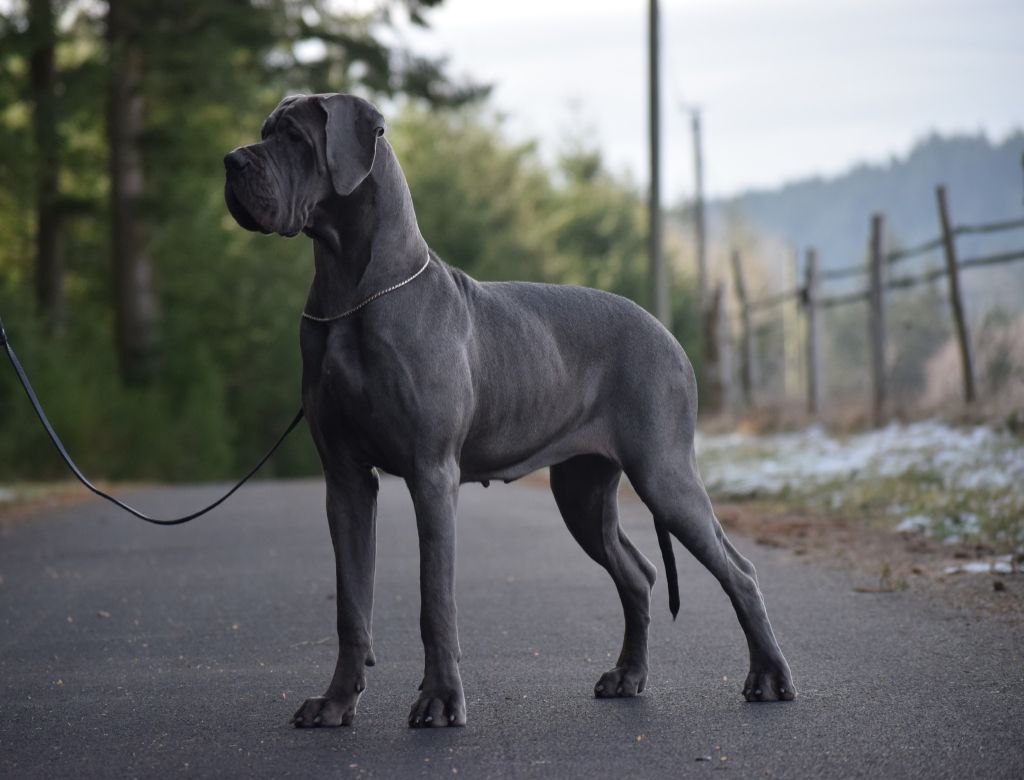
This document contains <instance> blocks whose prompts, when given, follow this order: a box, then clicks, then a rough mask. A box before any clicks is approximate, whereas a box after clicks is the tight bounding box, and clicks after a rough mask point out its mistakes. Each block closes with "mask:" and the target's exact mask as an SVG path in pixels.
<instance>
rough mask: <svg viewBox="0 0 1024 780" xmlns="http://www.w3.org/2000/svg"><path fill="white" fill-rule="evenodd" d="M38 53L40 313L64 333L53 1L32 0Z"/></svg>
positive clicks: (33, 74)
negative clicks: (62, 328) (61, 328)
mask: <svg viewBox="0 0 1024 780" xmlns="http://www.w3.org/2000/svg"><path fill="white" fill-rule="evenodd" d="M29 35H30V36H31V41H32V54H31V57H30V62H29V74H30V83H31V89H32V132H33V140H34V142H35V155H36V158H35V180H36V181H35V185H36V266H35V288H36V290H35V292H36V310H37V311H38V313H39V315H40V316H41V317H42V318H44V320H45V321H46V324H47V326H48V328H50V329H51V330H59V329H60V327H61V325H62V323H63V319H64V268H63V262H62V257H61V247H60V243H61V242H60V229H61V226H60V214H59V212H58V209H59V197H60V193H59V190H58V186H59V185H58V175H59V165H60V163H59V153H58V145H59V138H58V135H57V109H56V105H55V103H56V94H55V93H56V89H55V85H56V79H57V70H56V65H55V62H54V49H55V47H56V42H57V29H56V22H55V20H54V10H53V0H32V2H31V6H30V8H29Z"/></svg>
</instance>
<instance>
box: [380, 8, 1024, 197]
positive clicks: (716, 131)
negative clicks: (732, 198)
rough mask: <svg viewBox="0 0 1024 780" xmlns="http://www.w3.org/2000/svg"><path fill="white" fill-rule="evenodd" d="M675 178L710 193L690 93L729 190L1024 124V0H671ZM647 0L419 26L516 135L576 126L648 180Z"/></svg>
mask: <svg viewBox="0 0 1024 780" xmlns="http://www.w3.org/2000/svg"><path fill="white" fill-rule="evenodd" d="M660 5H661V20H662V33H661V46H662V74H663V75H662V133H663V144H664V147H663V153H662V155H663V167H662V180H663V182H664V184H663V187H664V190H663V193H664V200H665V202H666V204H672V203H675V202H678V201H679V200H680V199H681V198H685V197H689V196H690V195H691V193H692V190H693V185H692V181H693V164H692V151H691V149H692V147H691V145H690V144H691V140H690V133H689V120H688V117H687V115H685V114H684V111H683V106H684V104H689V105H695V106H699V107H700V109H701V112H702V115H703V123H704V135H705V140H704V145H705V181H706V189H707V191H708V193H709V194H710V195H712V196H724V195H729V194H734V193H736V192H739V191H742V190H744V189H748V188H769V187H774V186H777V185H779V184H781V183H784V182H786V181H791V180H794V179H799V178H805V177H807V176H812V175H831V174H836V173H840V172H842V171H844V170H846V169H848V168H850V167H851V166H853V165H855V164H857V163H860V162H884V161H886V160H888V159H889V158H890V157H892V156H894V155H900V154H903V153H905V152H906V151H908V150H909V149H910V147H911V146H912V144H913V142H914V141H915V140H917V139H918V138H920V137H922V136H923V135H925V134H927V133H929V132H931V131H939V132H942V133H953V132H961V133H978V132H984V133H986V134H987V135H988V136H989V137H990V138H993V139H996V140H998V139H1001V138H1003V137H1005V136H1006V135H1007V134H1008V133H1009V132H1011V131H1012V130H1013V129H1015V128H1021V127H1024V1H1022V0H662V2H661V4H660ZM647 6H648V4H647V2H644V0H557V1H556V0H516V1H515V2H498V0H446V2H445V3H444V4H443V5H442V6H441V7H440V8H438V9H436V10H434V11H432V12H431V13H430V15H429V19H430V22H431V29H430V30H428V31H425V32H424V31H419V30H417V29H413V28H411V27H403V28H402V30H401V33H400V34H401V36H402V38H403V39H404V40H405V41H406V42H407V43H409V44H410V45H412V47H413V48H414V49H415V50H417V51H420V52H424V53H433V54H438V53H443V54H447V55H448V56H449V57H450V65H451V72H452V73H453V74H455V75H460V74H461V75H468V76H471V77H472V78H473V79H475V80H477V81H482V82H485V83H492V84H493V85H494V92H493V95H492V104H493V105H494V106H495V107H497V108H498V109H500V110H501V111H503V112H504V113H506V114H507V115H508V125H507V127H508V132H509V134H510V135H511V136H512V137H513V138H516V139H519V138H537V139H539V140H540V142H541V150H542V153H543V154H544V155H545V156H546V157H548V158H552V159H553V158H554V156H555V155H556V154H557V152H558V150H559V148H561V146H562V145H563V144H564V142H565V139H566V137H567V136H569V135H572V134H576V135H578V136H581V137H583V138H584V139H587V140H589V141H592V142H593V143H595V144H596V145H597V146H599V147H600V148H601V149H602V151H603V152H604V154H605V157H606V160H607V161H608V162H609V164H610V166H611V168H612V170H614V171H616V172H620V173H623V172H628V173H629V175H631V176H632V178H633V180H634V181H635V182H637V183H638V184H639V185H641V186H646V182H647V180H648V175H647V155H648V151H647V81H646V78H647V50H646V44H647Z"/></svg>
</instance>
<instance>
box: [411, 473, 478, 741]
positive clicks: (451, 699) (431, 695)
mask: <svg viewBox="0 0 1024 780" xmlns="http://www.w3.org/2000/svg"><path fill="white" fill-rule="evenodd" d="M408 484H409V492H410V493H411V494H412V500H413V505H414V506H415V509H416V529H417V531H418V533H419V541H420V634H421V636H422V637H423V651H424V670H423V682H422V683H421V684H420V695H419V698H418V699H417V700H416V701H415V702H414V703H413V705H412V710H411V711H410V712H409V725H410V726H411V727H413V728H419V727H424V726H464V725H466V698H465V695H464V694H463V692H462V679H461V678H460V677H459V658H460V655H461V651H460V650H459V632H458V628H457V626H456V621H455V508H456V505H457V503H458V494H459V469H458V467H457V466H456V465H455V464H454V462H449V463H446V464H444V465H441V466H439V467H436V468H432V469H429V470H423V471H420V472H419V473H418V474H417V475H416V476H415V477H413V478H411V479H409V480H408Z"/></svg>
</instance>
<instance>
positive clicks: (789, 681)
mask: <svg viewBox="0 0 1024 780" xmlns="http://www.w3.org/2000/svg"><path fill="white" fill-rule="evenodd" d="M743 698H744V699H746V700H747V701H754V702H757V701H792V700H793V699H795V698H796V686H795V685H793V677H792V674H791V673H790V671H789V668H788V667H787V666H785V665H784V664H783V665H781V666H776V667H775V668H769V669H766V670H761V669H758V670H757V671H753V670H752V671H751V672H750V674H748V675H747V680H746V683H744V685H743Z"/></svg>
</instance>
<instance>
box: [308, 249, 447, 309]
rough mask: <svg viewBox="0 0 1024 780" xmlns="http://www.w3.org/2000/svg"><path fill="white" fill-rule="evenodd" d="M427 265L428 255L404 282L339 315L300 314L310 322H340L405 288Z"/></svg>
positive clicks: (381, 291)
mask: <svg viewBox="0 0 1024 780" xmlns="http://www.w3.org/2000/svg"><path fill="white" fill-rule="evenodd" d="M428 265H430V255H429V254H428V255H427V262H425V263H424V264H423V267H422V268H420V270H418V271H417V272H416V273H414V274H413V275H412V276H410V277H409V278H408V279H405V280H404V281H401V282H399V283H398V284H393V285H391V286H390V287H388V288H386V289H383V290H379V291H378V292H375V293H374V294H373V295H371V296H370V297H369V298H364V299H363V300H361V301H360V302H359V303H357V304H356V305H355V306H353V307H352V308H351V309H348V310H346V311H343V312H342V313H341V314H335V315H333V316H330V317H316V316H314V315H312V314H310V313H309V312H306V311H304V312H302V316H303V317H305V318H306V319H307V320H312V321H313V322H333V321H334V320H340V319H343V318H345V317H348V316H349V315H351V314H355V313H356V312H357V311H359V310H360V309H361V308H363V307H364V306H366V305H367V304H368V303H373V302H374V301H375V300H377V299H378V298H383V297H384V296H385V295H387V294H388V293H393V292H394V291H395V290H397V289H398V288H399V287H405V285H407V284H409V282H411V281H412V280H413V279H415V278H416V277H417V276H419V275H420V274H421V273H423V272H424V271H426V270H427V266H428Z"/></svg>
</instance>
